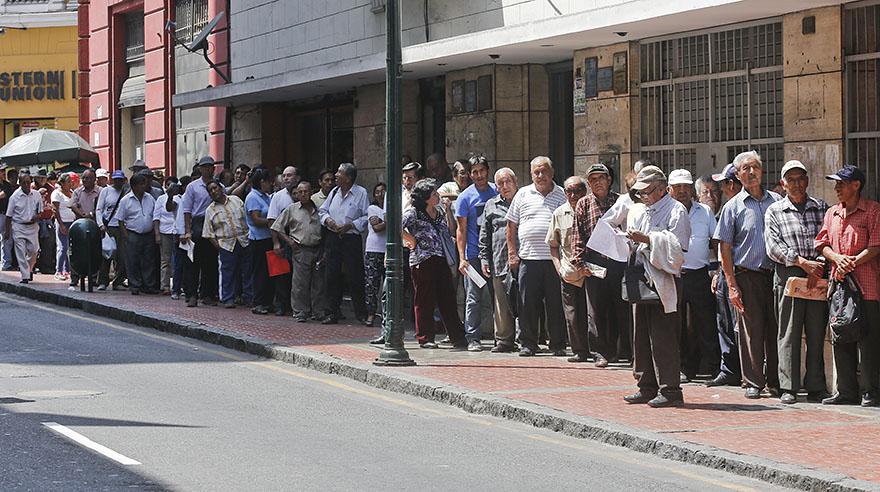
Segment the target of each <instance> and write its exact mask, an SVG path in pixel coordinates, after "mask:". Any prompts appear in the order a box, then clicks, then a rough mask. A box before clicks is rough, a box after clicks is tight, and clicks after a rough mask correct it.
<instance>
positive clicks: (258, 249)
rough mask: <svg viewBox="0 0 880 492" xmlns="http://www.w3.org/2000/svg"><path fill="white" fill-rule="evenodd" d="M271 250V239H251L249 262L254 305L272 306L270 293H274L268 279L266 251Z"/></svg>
mask: <svg viewBox="0 0 880 492" xmlns="http://www.w3.org/2000/svg"><path fill="white" fill-rule="evenodd" d="M271 250H272V239H255V240H252V241H251V258H252V259H251V264H252V265H253V268H254V306H262V307H264V308H269V307H271V306H272V295H273V294H274V293H275V291H274V289H273V288H272V282H271V281H270V279H269V265H268V264H267V263H266V253H267V252H269V251H271Z"/></svg>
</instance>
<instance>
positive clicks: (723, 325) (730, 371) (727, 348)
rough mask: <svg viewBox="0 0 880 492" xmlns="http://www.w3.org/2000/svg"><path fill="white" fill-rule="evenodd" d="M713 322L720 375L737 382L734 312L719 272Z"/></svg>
mask: <svg viewBox="0 0 880 492" xmlns="http://www.w3.org/2000/svg"><path fill="white" fill-rule="evenodd" d="M715 308H716V309H715V321H716V323H717V325H718V343H719V346H720V348H721V366H720V372H719V373H720V374H723V375H725V376H727V377H729V378H732V379H735V380H739V379H740V378H741V377H742V372H741V371H740V365H739V342H738V340H737V338H738V335H737V333H736V329H737V328H736V312H735V309H734V307H733V305H731V304H730V291H729V290H728V288H727V282H726V281H725V280H724V272H719V274H718V283H717V284H716V287H715Z"/></svg>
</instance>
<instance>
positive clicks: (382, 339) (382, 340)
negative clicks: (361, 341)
mask: <svg viewBox="0 0 880 492" xmlns="http://www.w3.org/2000/svg"><path fill="white" fill-rule="evenodd" d="M370 345H385V337H379V338H374V339H372V340H370Z"/></svg>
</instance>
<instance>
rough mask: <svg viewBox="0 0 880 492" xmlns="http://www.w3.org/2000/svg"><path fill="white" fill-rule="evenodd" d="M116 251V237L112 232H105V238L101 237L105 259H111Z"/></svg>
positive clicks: (102, 252)
mask: <svg viewBox="0 0 880 492" xmlns="http://www.w3.org/2000/svg"><path fill="white" fill-rule="evenodd" d="M115 253H116V239H114V238H113V236H111V235H110V234H105V235H104V239H101V254H102V255H104V259H106V260H109V259H110V258H112V257H113V255H114V254H115Z"/></svg>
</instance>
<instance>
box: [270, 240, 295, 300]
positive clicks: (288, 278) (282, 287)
mask: <svg viewBox="0 0 880 492" xmlns="http://www.w3.org/2000/svg"><path fill="white" fill-rule="evenodd" d="M283 248H284V258H285V259H287V261H288V262H289V263H291V265H292V264H293V262H292V261H291V258H292V253H291V252H290V247H288V246H284V247H283ZM267 268H268V267H267ZM292 283H293V267H291V271H290V273H285V274H283V275H276V276H274V277H272V285H274V286H275V311H277V312H282V313H284V314H290V313H292V312H293V308H292V307H291V305H290V292H291V285H292Z"/></svg>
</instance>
